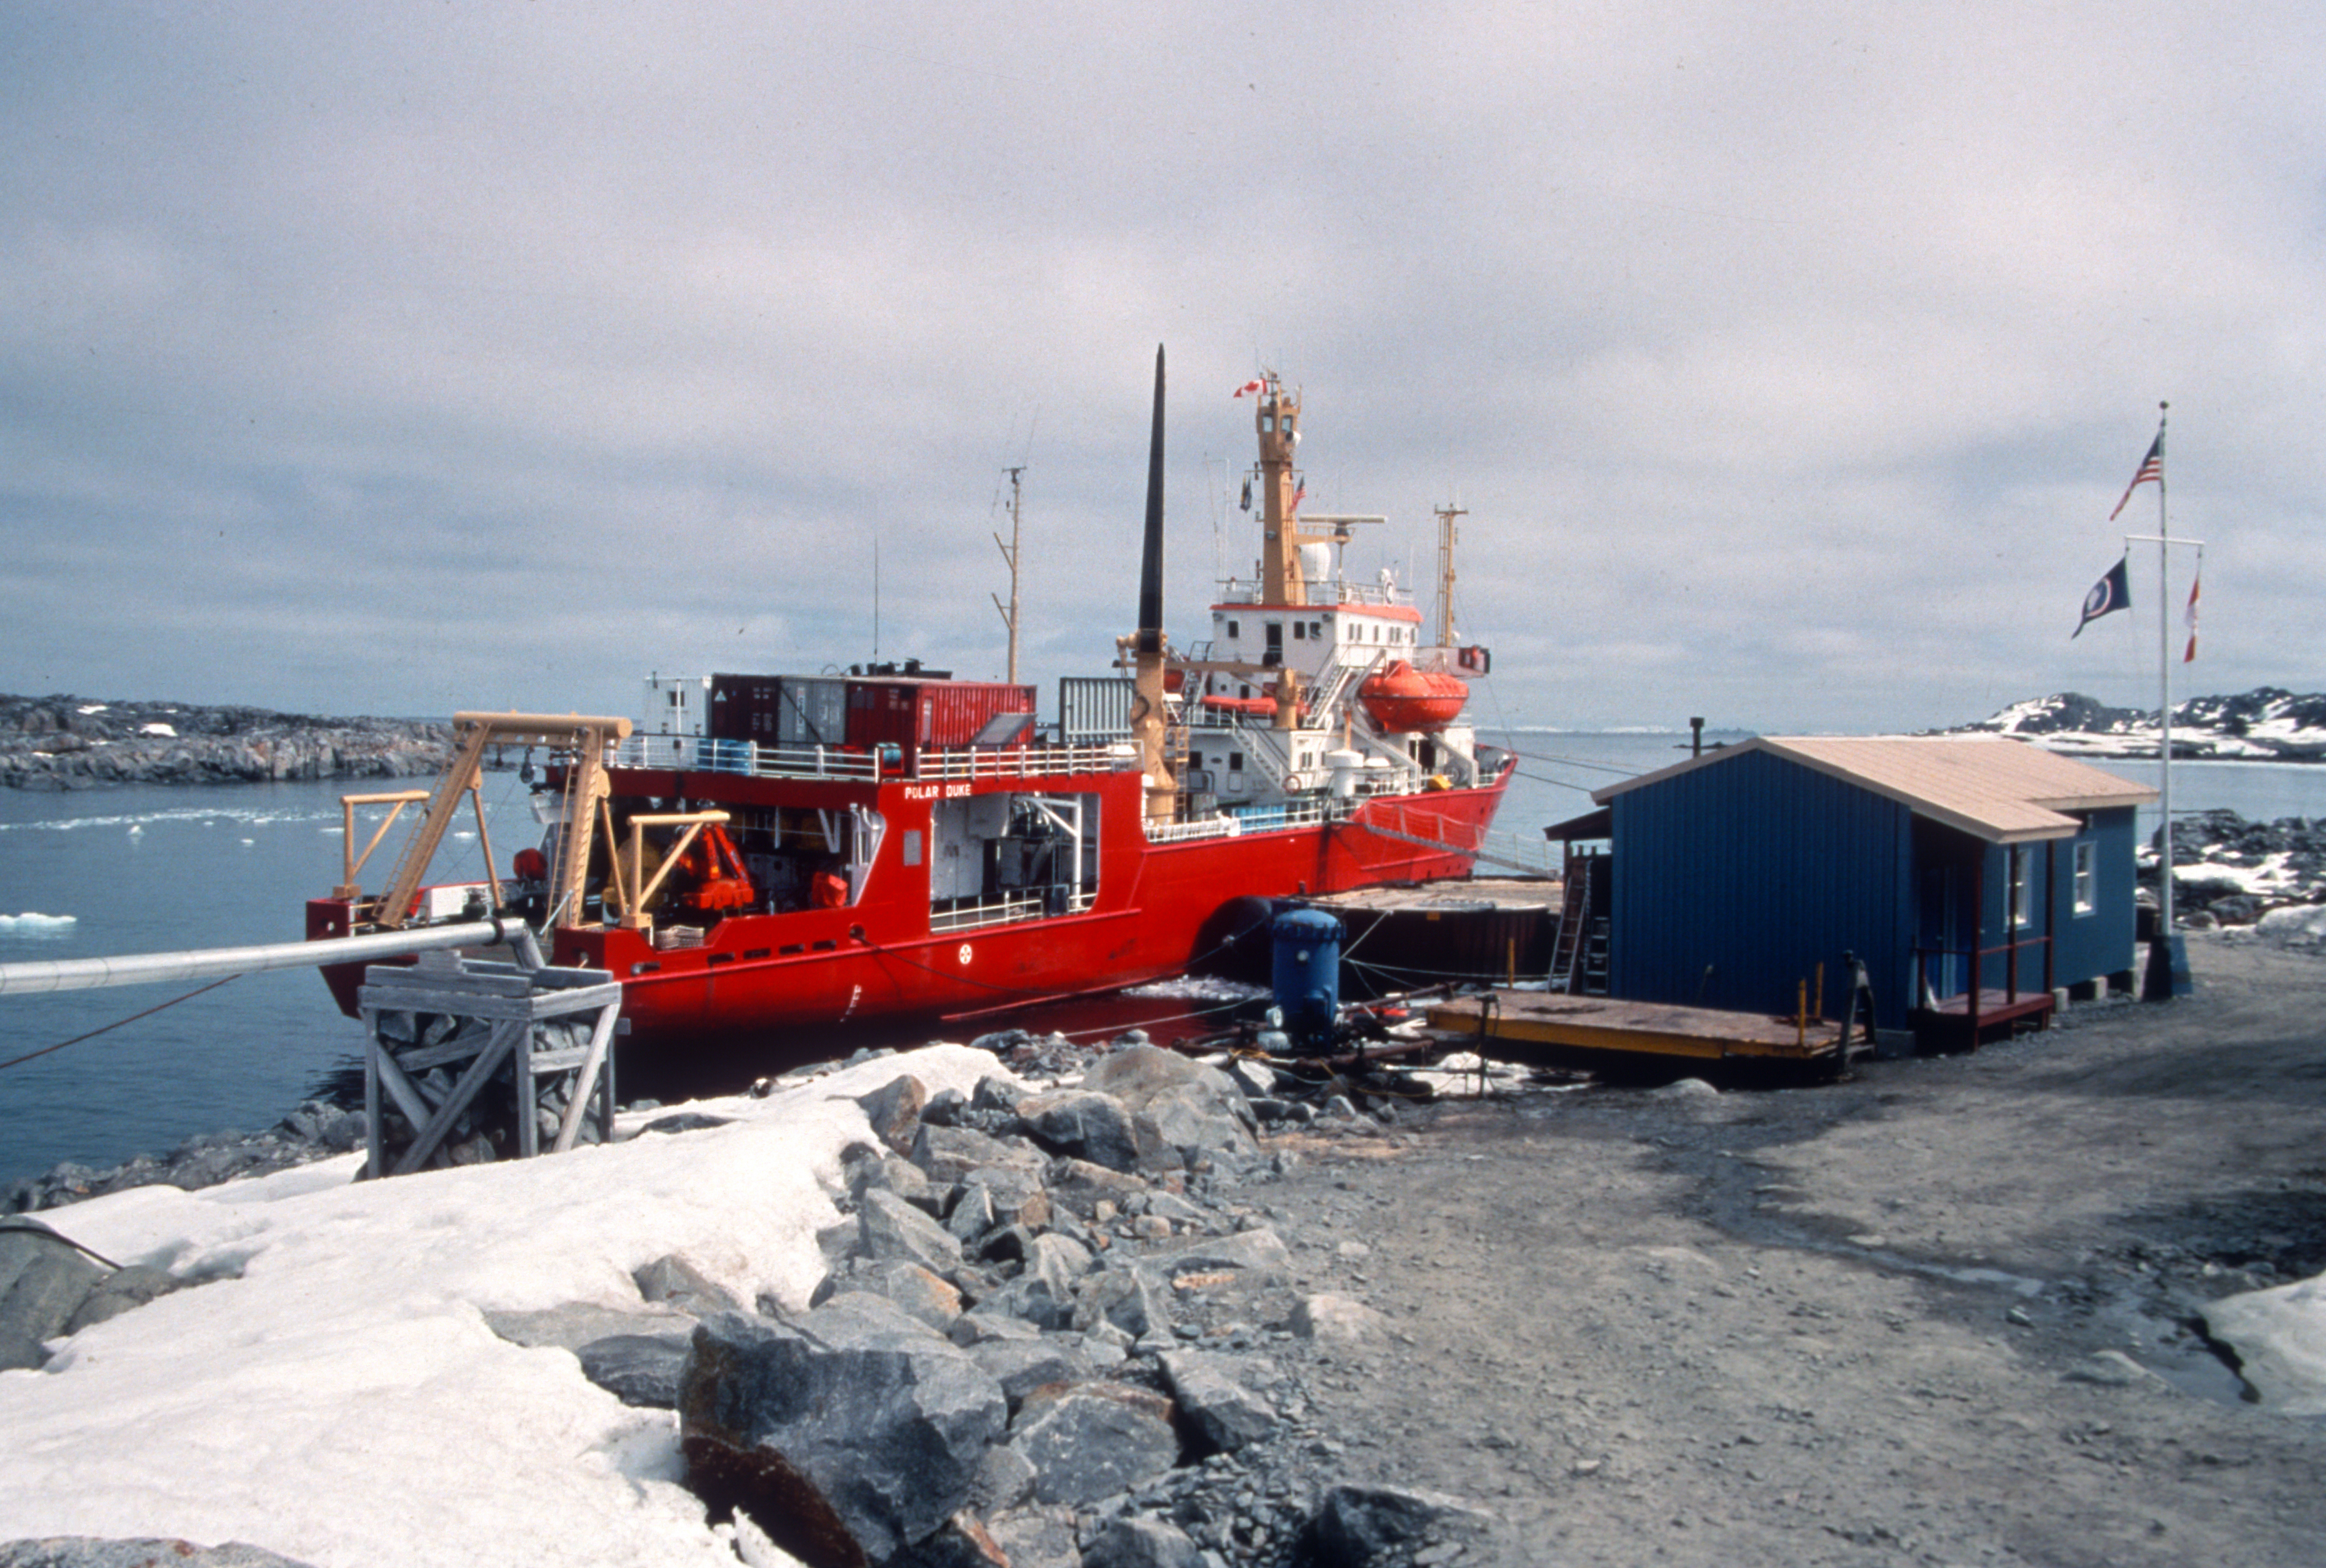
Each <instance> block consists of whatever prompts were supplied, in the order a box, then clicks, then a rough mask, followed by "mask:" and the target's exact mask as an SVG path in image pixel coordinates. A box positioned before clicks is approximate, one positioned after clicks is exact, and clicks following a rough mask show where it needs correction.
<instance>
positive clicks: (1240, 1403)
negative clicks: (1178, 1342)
mask: <svg viewBox="0 0 2326 1568" xmlns="http://www.w3.org/2000/svg"><path fill="white" fill-rule="evenodd" d="M1161 1360H1162V1363H1163V1376H1164V1377H1167V1378H1168V1379H1169V1380H1170V1384H1171V1395H1172V1397H1173V1398H1174V1399H1176V1400H1177V1402H1178V1405H1179V1414H1181V1415H1183V1416H1185V1417H1186V1420H1187V1424H1188V1425H1189V1426H1191V1427H1193V1428H1194V1429H1195V1431H1196V1433H1198V1434H1199V1435H1200V1436H1201V1437H1202V1438H1203V1440H1204V1441H1205V1442H1206V1443H1209V1444H1210V1445H1211V1446H1212V1447H1213V1448H1214V1449H1217V1450H1222V1451H1231V1452H1232V1451H1234V1450H1236V1449H1240V1448H1242V1447H1243V1446H1244V1444H1246V1443H1249V1442H1261V1441H1262V1440H1263V1439H1265V1438H1267V1437H1269V1436H1270V1435H1271V1434H1272V1433H1274V1432H1275V1431H1276V1411H1275V1408H1274V1407H1273V1406H1272V1405H1270V1404H1269V1402H1268V1401H1267V1400H1265V1399H1263V1398H1261V1396H1260V1395H1257V1394H1254V1393H1253V1392H1252V1391H1251V1389H1249V1388H1246V1387H1245V1386H1243V1383H1242V1380H1241V1379H1240V1378H1239V1377H1238V1376H1237V1374H1238V1372H1239V1371H1240V1370H1241V1364H1240V1362H1239V1361H1238V1359H1237V1358H1234V1357H1232V1356H1222V1355H1219V1354H1217V1353H1215V1352H1213V1351H1209V1350H1166V1351H1165V1352H1163V1355H1162V1357H1161Z"/></svg>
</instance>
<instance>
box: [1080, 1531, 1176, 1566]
mask: <svg viewBox="0 0 2326 1568" xmlns="http://www.w3.org/2000/svg"><path fill="white" fill-rule="evenodd" d="M1082 1568H1204V1553H1203V1548H1201V1547H1200V1546H1197V1545H1196V1544H1195V1543H1194V1542H1193V1541H1190V1540H1189V1539H1187V1537H1186V1534H1185V1533H1184V1532H1183V1531H1181V1530H1180V1529H1179V1528H1178V1526H1176V1525H1167V1524H1165V1523H1164V1522H1163V1521H1162V1520H1160V1519H1117V1520H1115V1521H1113V1522H1112V1524H1110V1525H1108V1526H1107V1527H1106V1528H1105V1529H1103V1530H1102V1531H1100V1532H1099V1537H1098V1539H1097V1540H1095V1541H1093V1542H1092V1543H1091V1545H1090V1550H1088V1551H1086V1552H1084V1554H1083V1560H1082Z"/></svg>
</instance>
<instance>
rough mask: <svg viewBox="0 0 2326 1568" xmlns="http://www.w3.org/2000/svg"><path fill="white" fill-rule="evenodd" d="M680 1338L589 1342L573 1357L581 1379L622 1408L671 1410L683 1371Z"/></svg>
mask: <svg viewBox="0 0 2326 1568" xmlns="http://www.w3.org/2000/svg"><path fill="white" fill-rule="evenodd" d="M688 1343H689V1338H688V1336H687V1335H684V1334H677V1333H672V1334H614V1335H609V1337H607V1338H606V1339H592V1340H591V1341H590V1342H589V1343H588V1344H586V1345H584V1346H582V1347H581V1349H578V1350H576V1351H575V1352H574V1353H573V1354H574V1356H575V1358H577V1359H579V1360H580V1361H581V1376H583V1377H587V1378H588V1379H590V1381H591V1382H592V1383H595V1384H596V1385H597V1386H599V1387H600V1388H602V1389H604V1390H605V1391H606V1392H607V1393H609V1394H610V1395H613V1396H614V1397H615V1398H617V1399H619V1400H620V1401H621V1402H622V1403H623V1404H625V1405H637V1406H638V1407H639V1408H640V1409H643V1410H675V1409H677V1408H678V1388H679V1379H680V1377H681V1375H682V1374H683V1373H684V1370H685V1368H686V1353H687V1348H688Z"/></svg>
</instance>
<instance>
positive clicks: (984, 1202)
mask: <svg viewBox="0 0 2326 1568" xmlns="http://www.w3.org/2000/svg"><path fill="white" fill-rule="evenodd" d="M999 1224H1000V1215H998V1214H996V1213H995V1212H994V1209H993V1192H992V1190H991V1189H990V1188H987V1187H983V1186H980V1185H978V1184H976V1183H973V1182H972V1183H971V1184H970V1185H968V1186H965V1187H963V1188H962V1189H961V1195H960V1196H959V1197H958V1198H955V1199H954V1201H953V1208H952V1209H951V1210H950V1211H949V1212H948V1213H947V1214H946V1215H945V1221H944V1227H945V1230H946V1232H947V1234H949V1235H951V1236H952V1237H953V1238H954V1240H955V1241H958V1242H960V1243H961V1244H962V1246H963V1247H964V1248H966V1247H967V1246H969V1244H970V1243H971V1242H973V1241H975V1240H976V1239H977V1238H978V1237H981V1236H983V1235H984V1234H985V1233H986V1232H987V1231H989V1230H991V1229H992V1228H993V1227H995V1226H996V1225H999Z"/></svg>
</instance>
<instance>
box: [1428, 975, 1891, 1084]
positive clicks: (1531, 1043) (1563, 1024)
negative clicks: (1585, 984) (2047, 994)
mask: <svg viewBox="0 0 2326 1568" xmlns="http://www.w3.org/2000/svg"><path fill="white" fill-rule="evenodd" d="M1428 1018H1429V1027H1430V1028H1431V1029H1432V1030H1434V1031H1438V1032H1439V1034H1440V1037H1441V1038H1444V1039H1447V1040H1449V1041H1451V1040H1454V1039H1461V1040H1464V1041H1480V1040H1484V1041H1491V1042H1492V1043H1493V1047H1494V1048H1496V1049H1493V1050H1487V1051H1485V1052H1484V1054H1487V1055H1495V1056H1504V1057H1509V1058H1512V1059H1520V1060H1529V1059H1543V1060H1557V1061H1559V1062H1561V1063H1563V1064H1572V1063H1573V1062H1575V1061H1576V1060H1577V1058H1578V1056H1582V1057H1590V1056H1599V1057H1607V1058H1616V1057H1633V1058H1651V1057H1653V1058H1664V1059H1682V1060H1688V1061H1696V1062H1706V1063H1718V1062H1745V1061H1750V1062H1770V1063H1785V1064H1791V1065H1796V1066H1808V1065H1814V1066H1818V1067H1821V1068H1825V1069H1836V1070H1838V1069H1839V1067H1840V1065H1841V1062H1842V1059H1843V1052H1844V1050H1845V1044H1844V1042H1845V1039H1846V1034H1845V1029H1844V1026H1843V1024H1842V1023H1841V1022H1839V1021H1838V1020H1835V1019H1829V1018H1810V1019H1807V1020H1806V1021H1804V1020H1801V1019H1798V1018H1793V1017H1785V1016H1772V1014H1769V1013H1728V1012H1723V1011H1720V1010H1718V1009H1716V1008H1710V1007H1678V1006H1672V1005H1670V1004H1668V1003H1660V1002H1622V1001H1617V1000H1615V999H1614V998H1613V997H1607V996H1568V995H1565V994H1559V993H1555V992H1547V991H1509V990H1496V991H1492V992H1489V993H1487V994H1484V995H1483V996H1458V997H1455V998H1453V999H1452V1000H1450V1001H1447V1002H1443V1003H1432V1004H1431V1006H1430V1008H1429V1013H1428ZM1864 1038H1865V1037H1864V1034H1863V1032H1862V1031H1861V1032H1860V1033H1859V1035H1858V1036H1857V1040H1858V1041H1863V1040H1864Z"/></svg>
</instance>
